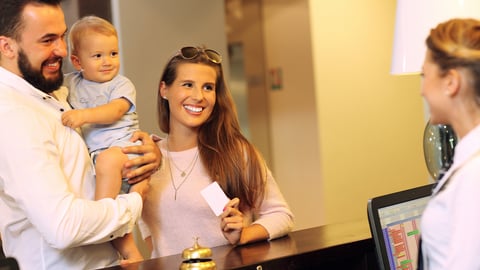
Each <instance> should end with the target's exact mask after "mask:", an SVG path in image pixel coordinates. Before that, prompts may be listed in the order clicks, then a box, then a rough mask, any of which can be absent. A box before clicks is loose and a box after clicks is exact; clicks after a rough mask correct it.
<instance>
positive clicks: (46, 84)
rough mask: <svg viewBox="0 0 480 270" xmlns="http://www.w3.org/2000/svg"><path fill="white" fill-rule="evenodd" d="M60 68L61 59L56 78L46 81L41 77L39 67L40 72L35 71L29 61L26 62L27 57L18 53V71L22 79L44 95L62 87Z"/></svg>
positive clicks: (20, 52) (22, 53)
mask: <svg viewBox="0 0 480 270" xmlns="http://www.w3.org/2000/svg"><path fill="white" fill-rule="evenodd" d="M61 67H62V59H60V69H59V72H58V76H57V77H56V78H53V79H47V78H45V76H43V74H42V68H41V67H40V70H35V69H34V68H33V67H32V65H31V64H30V61H28V57H27V55H26V54H25V53H24V52H23V51H22V50H20V51H19V52H18V68H19V69H20V72H21V73H22V75H23V78H24V79H25V80H26V81H27V82H29V83H30V84H31V85H32V86H33V87H35V88H37V89H39V90H41V91H42V92H44V93H47V94H50V93H52V92H53V91H55V90H57V89H58V88H60V86H62V84H63V72H62V71H61V70H62V68H61Z"/></svg>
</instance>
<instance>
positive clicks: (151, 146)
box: [122, 131, 162, 184]
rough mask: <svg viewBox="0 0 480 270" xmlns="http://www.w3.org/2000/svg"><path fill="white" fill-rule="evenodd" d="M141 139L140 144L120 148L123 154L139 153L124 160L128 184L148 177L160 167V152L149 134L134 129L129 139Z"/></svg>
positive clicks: (133, 140)
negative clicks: (132, 157)
mask: <svg viewBox="0 0 480 270" xmlns="http://www.w3.org/2000/svg"><path fill="white" fill-rule="evenodd" d="M137 140H140V141H142V145H135V146H128V147H124V148H123V149H122V151H123V153H125V154H140V155H139V156H138V157H136V158H134V159H131V160H128V161H127V162H125V165H124V167H125V169H126V170H125V173H124V175H123V176H124V177H126V178H128V179H129V180H128V183H129V184H135V183H137V182H139V181H142V180H145V179H147V178H149V177H150V176H151V175H152V174H154V173H155V172H156V171H157V170H158V168H159V167H160V163H161V161H162V153H161V152H160V149H158V146H157V145H156V144H155V142H154V141H153V140H152V138H150V136H149V134H148V133H146V132H143V131H136V132H135V133H134V134H133V136H132V138H131V139H130V141H132V142H135V141H137Z"/></svg>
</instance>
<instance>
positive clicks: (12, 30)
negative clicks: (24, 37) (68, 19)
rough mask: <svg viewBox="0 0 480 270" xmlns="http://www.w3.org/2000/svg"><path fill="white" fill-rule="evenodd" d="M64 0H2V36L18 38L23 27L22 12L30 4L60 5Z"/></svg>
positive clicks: (0, 18)
mask: <svg viewBox="0 0 480 270" xmlns="http://www.w3.org/2000/svg"><path fill="white" fill-rule="evenodd" d="M60 2H62V0H1V1H0V36H6V37H11V38H13V39H15V40H18V39H19V37H20V33H21V29H22V26H23V25H22V23H23V22H22V12H23V9H24V8H25V6H27V5H28V4H33V5H51V6H58V5H60Z"/></svg>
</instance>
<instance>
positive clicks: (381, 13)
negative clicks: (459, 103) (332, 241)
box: [309, 0, 428, 223]
mask: <svg viewBox="0 0 480 270" xmlns="http://www.w3.org/2000/svg"><path fill="white" fill-rule="evenodd" d="M309 3H310V20H311V27H312V39H313V42H312V44H313V55H314V58H313V61H314V77H315V93H316V105H317V117H318V126H319V134H318V138H317V140H318V142H319V152H320V156H321V160H322V162H321V166H320V167H321V168H322V172H321V179H322V180H323V194H322V197H323V205H324V209H325V221H326V222H327V223H334V222H341V221H345V220H349V219H355V218H365V217H366V203H367V200H368V198H370V197H372V196H376V195H380V194H384V193H389V192H393V191H396V190H401V189H406V188H409V187H413V186H418V185H422V184H426V183H427V181H428V172H427V169H426V166H425V162H424V159H423V148H422V136H423V127H424V116H423V112H424V111H423V103H422V98H421V96H420V94H419V93H420V90H419V89H420V78H419V76H404V77H396V76H392V75H390V74H389V71H390V61H391V60H390V59H391V52H392V42H393V29H394V19H395V18H394V17H395V5H396V1H393V0H361V1H352V0H336V1H318V0H310V1H309ZM320 205H322V204H320Z"/></svg>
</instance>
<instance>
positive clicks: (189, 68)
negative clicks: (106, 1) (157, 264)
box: [141, 47, 293, 257]
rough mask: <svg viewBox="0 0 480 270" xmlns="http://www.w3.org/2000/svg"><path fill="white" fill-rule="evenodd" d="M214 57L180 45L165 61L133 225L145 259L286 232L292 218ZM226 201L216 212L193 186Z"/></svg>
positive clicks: (212, 52) (194, 48) (205, 52)
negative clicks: (146, 179)
mask: <svg viewBox="0 0 480 270" xmlns="http://www.w3.org/2000/svg"><path fill="white" fill-rule="evenodd" d="M221 61H222V59H221V56H220V55H219V54H218V53H217V52H216V51H214V50H211V49H204V48H201V47H184V48H182V49H180V50H179V51H178V53H177V54H176V55H175V56H174V57H173V58H172V59H171V60H170V61H169V62H168V63H167V65H166V67H165V70H164V72H163V75H162V78H161V81H160V86H159V96H158V117H159V122H160V123H159V124H160V128H161V130H162V131H163V132H165V133H166V134H168V135H167V138H166V139H163V140H161V141H160V142H159V143H158V145H159V147H160V149H161V151H162V154H163V157H164V162H162V167H161V168H160V170H159V171H158V172H157V173H156V174H155V175H153V176H152V179H151V182H150V184H151V187H150V192H149V194H148V196H147V200H146V201H145V206H144V211H143V220H144V222H145V224H144V225H141V230H142V234H143V237H144V238H145V239H146V241H147V245H148V246H149V247H150V248H151V249H153V253H152V257H159V256H167V255H171V254H177V253H180V252H182V250H183V249H185V248H187V247H190V246H192V245H193V243H194V240H193V239H194V237H198V238H199V243H200V245H202V246H208V247H213V246H218V245H225V244H228V243H230V244H232V245H239V244H245V243H249V242H254V241H259V240H265V239H273V238H277V237H280V236H283V235H285V234H287V233H288V232H289V231H290V230H291V228H292V226H293V215H292V213H291V211H290V209H289V207H288V205H287V203H286V202H285V200H284V198H283V196H282V194H281V193H280V191H279V188H278V186H277V184H276V182H275V180H274V179H273V177H272V175H271V173H270V171H269V170H268V169H267V167H266V164H265V162H264V160H263V159H262V157H261V155H260V154H259V152H258V151H257V150H256V149H255V147H254V146H253V145H252V144H251V143H249V142H248V141H247V139H246V138H245V137H244V136H243V135H242V134H241V133H240V126H239V123H238V117H237V114H236V111H235V105H234V102H233V99H232V96H231V94H230V92H229V91H228V89H227V86H226V84H225V80H224V76H223V71H222V66H221ZM215 181H216V182H218V184H219V185H220V186H221V187H222V189H223V190H224V191H225V193H226V195H227V197H229V198H231V200H230V201H229V202H228V203H227V204H226V206H225V208H224V211H223V213H222V214H220V216H219V217H217V216H215V214H214V213H213V211H212V210H211V209H210V208H209V206H208V204H207V202H206V201H205V199H204V198H203V197H202V196H201V194H200V191H201V190H202V189H204V188H205V187H207V186H208V185H209V184H211V183H212V182H215Z"/></svg>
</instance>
